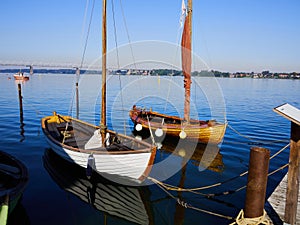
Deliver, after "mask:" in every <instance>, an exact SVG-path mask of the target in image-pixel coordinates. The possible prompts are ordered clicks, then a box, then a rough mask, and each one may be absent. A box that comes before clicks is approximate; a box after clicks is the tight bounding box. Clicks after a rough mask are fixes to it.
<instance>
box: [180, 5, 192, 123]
mask: <svg viewBox="0 0 300 225" xmlns="http://www.w3.org/2000/svg"><path fill="white" fill-rule="evenodd" d="M191 6H192V3H191V0H189V4H188V14H187V16H186V18H185V21H184V28H183V32H182V39H181V64H182V72H183V75H184V89H185V100H184V120H185V121H186V122H187V123H189V122H190V95H191V67H192V54H191V47H192V41H191V36H192V35H191V34H192V30H191V24H192V10H191Z"/></svg>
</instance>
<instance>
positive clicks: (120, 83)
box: [111, 0, 126, 135]
mask: <svg viewBox="0 0 300 225" xmlns="http://www.w3.org/2000/svg"><path fill="white" fill-rule="evenodd" d="M111 7H112V15H113V24H114V36H115V47H116V54H117V68H118V70H119V69H120V58H119V47H118V39H117V37H118V36H117V28H116V20H115V6H114V1H113V0H112V1H111ZM118 78H119V87H120V96H121V105H122V116H123V119H124V120H123V125H124V127H123V128H124V134H125V135H126V122H125V115H124V101H123V94H122V82H121V75H120V74H119V75H118Z"/></svg>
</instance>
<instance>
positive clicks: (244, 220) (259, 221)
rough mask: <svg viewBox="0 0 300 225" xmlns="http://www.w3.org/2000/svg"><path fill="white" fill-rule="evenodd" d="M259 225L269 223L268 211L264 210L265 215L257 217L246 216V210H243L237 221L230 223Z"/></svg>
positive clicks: (233, 224) (232, 224)
mask: <svg viewBox="0 0 300 225" xmlns="http://www.w3.org/2000/svg"><path fill="white" fill-rule="evenodd" d="M235 224H237V225H249V224H251V225H259V224H265V225H269V224H270V221H269V220H268V218H267V213H266V211H265V210H264V211H263V215H262V216H259V217H255V218H245V216H244V210H241V211H240V213H239V214H238V216H237V218H236V219H235V222H233V223H231V224H230V225H235Z"/></svg>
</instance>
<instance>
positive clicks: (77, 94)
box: [76, 82, 79, 119]
mask: <svg viewBox="0 0 300 225" xmlns="http://www.w3.org/2000/svg"><path fill="white" fill-rule="evenodd" d="M76 118H77V119H79V90H78V82H76Z"/></svg>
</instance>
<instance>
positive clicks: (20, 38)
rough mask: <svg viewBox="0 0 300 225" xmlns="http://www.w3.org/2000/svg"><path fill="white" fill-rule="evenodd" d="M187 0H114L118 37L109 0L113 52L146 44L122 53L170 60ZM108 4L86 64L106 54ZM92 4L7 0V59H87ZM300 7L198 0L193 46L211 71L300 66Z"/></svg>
mask: <svg viewBox="0 0 300 225" xmlns="http://www.w3.org/2000/svg"><path fill="white" fill-rule="evenodd" d="M181 2H182V0H151V1H150V0H149V1H145V0H139V1H138V0H115V1H114V2H113V4H114V11H115V13H114V17H115V27H116V31H117V41H116V40H115V38H114V23H113V16H112V15H113V13H112V1H111V0H108V11H107V14H108V25H107V26H108V51H112V50H114V49H115V47H116V44H115V43H116V42H117V46H119V47H120V46H131V45H133V46H134V45H136V43H139V44H140V43H144V45H147V47H145V48H144V49H140V52H131V50H130V49H131V48H124V49H126V54H123V53H122V54H120V55H121V56H120V57H124V60H125V58H126V57H127V58H129V57H132V58H134V59H135V60H136V61H139V60H140V58H135V56H128V55H135V54H136V55H143V54H145V55H146V54H150V52H151V54H152V55H151V57H150V58H149V60H150V61H151V60H155V56H157V58H158V61H164V60H165V61H166V64H168V63H170V62H169V61H168V60H169V59H171V58H173V55H177V51H175V49H177V45H178V44H179V42H180V34H181V29H180V24H179V19H180V13H181ZM101 7H102V3H101V1H100V0H95V3H94V11H93V19H92V22H91V27H90V32H89V36H88V37H89V38H88V42H87V45H86V46H87V47H86V51H85V57H84V65H91V64H92V62H93V61H94V60H95V59H97V58H98V57H99V56H100V55H101ZM92 8H93V0H26V1H24V0H9V1H1V2H0V29H1V35H0V64H23V63H30V64H33V65H68V66H69V65H73V66H78V65H80V62H81V60H82V56H83V52H84V46H85V43H86V36H87V33H88V27H89V26H88V24H89V21H90V16H91V11H92ZM299 10H300V1H299V0H194V1H193V35H192V36H193V41H192V46H193V52H194V54H195V55H197V57H199V59H200V61H202V63H203V64H205V65H206V67H207V69H213V70H219V71H224V72H225V71H228V72H242V71H243V72H261V71H263V70H269V71H271V72H300V13H299ZM149 42H151V43H152V44H150V45H149V44H148V43H149ZM153 43H160V44H158V45H157V46H155V44H153ZM161 45H167V46H173V47H171V48H173V49H172V50H171V51H169V50H167V49H168V47H166V48H163V47H161ZM175 46H176V47H175ZM128 49H129V50H128ZM127 50H128V51H127ZM124 51H125V50H124ZM138 57H140V56H138ZM141 59H142V60H144V59H143V58H141ZM121 60H122V59H121ZM171 63H172V62H171ZM162 65H163V62H162Z"/></svg>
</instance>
